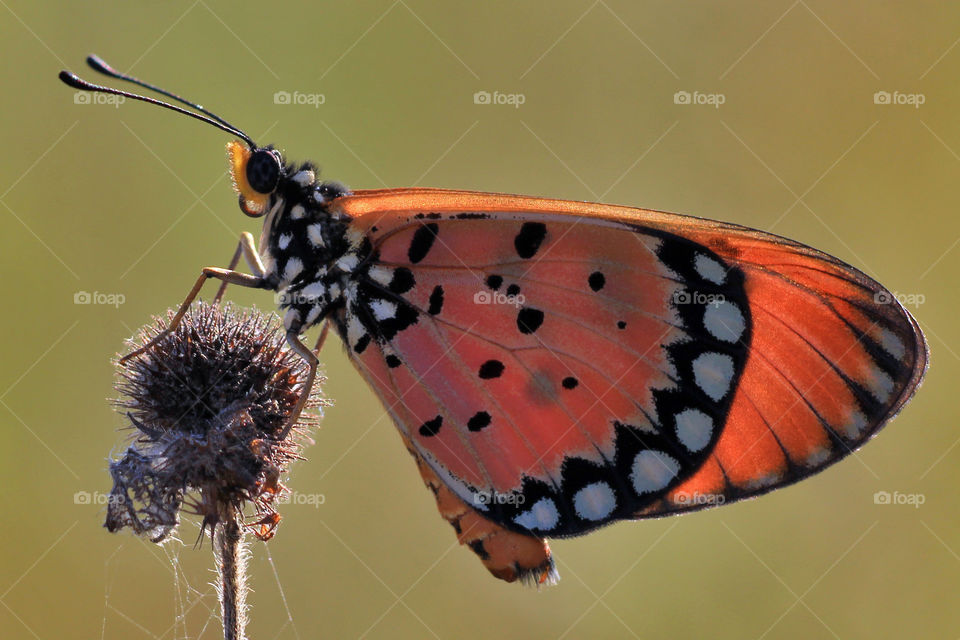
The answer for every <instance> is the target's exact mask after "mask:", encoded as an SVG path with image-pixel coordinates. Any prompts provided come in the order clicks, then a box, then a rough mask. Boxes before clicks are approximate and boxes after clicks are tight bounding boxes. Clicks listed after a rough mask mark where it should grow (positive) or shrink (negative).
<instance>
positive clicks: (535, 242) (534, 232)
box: [513, 222, 547, 258]
mask: <svg viewBox="0 0 960 640" xmlns="http://www.w3.org/2000/svg"><path fill="white" fill-rule="evenodd" d="M546 236H547V225H545V224H543V223H542V222H524V223H523V226H522V227H520V233H518V234H517V237H516V238H514V239H513V246H514V247H516V249H517V255H518V256H520V257H521V258H532V257H533V256H534V255H536V253H537V251H538V250H539V249H540V244H541V243H542V242H543V239H544V238H545V237H546Z"/></svg>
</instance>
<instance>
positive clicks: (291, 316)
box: [283, 309, 300, 331]
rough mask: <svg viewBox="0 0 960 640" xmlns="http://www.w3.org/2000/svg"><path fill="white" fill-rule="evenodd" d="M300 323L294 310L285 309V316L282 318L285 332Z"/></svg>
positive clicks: (298, 316) (298, 314) (298, 315)
mask: <svg viewBox="0 0 960 640" xmlns="http://www.w3.org/2000/svg"><path fill="white" fill-rule="evenodd" d="M299 323H300V313H299V312H298V311H297V310H296V309H287V314H286V315H285V316H283V326H284V327H286V328H287V330H288V331H289V330H291V329H294V328H295V327H296V325H298V324H299Z"/></svg>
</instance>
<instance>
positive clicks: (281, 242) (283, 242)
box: [277, 233, 293, 251]
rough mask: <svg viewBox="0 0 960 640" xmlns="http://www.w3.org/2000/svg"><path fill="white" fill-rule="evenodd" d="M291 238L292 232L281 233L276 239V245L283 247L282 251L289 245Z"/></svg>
mask: <svg viewBox="0 0 960 640" xmlns="http://www.w3.org/2000/svg"><path fill="white" fill-rule="evenodd" d="M291 240H293V234H292V233H284V234H283V235H281V236H280V237H279V238H278V239H277V246H278V247H280V248H281V249H283V250H284V251H286V250H287V247H289V246H290V241H291Z"/></svg>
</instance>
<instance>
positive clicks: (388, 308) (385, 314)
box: [370, 300, 397, 320]
mask: <svg viewBox="0 0 960 640" xmlns="http://www.w3.org/2000/svg"><path fill="white" fill-rule="evenodd" d="M370 310H371V311H373V317H374V318H376V319H377V320H386V319H387V318H393V317H394V316H396V315H397V303H395V302H390V301H389V300H374V301H373V302H371V303H370Z"/></svg>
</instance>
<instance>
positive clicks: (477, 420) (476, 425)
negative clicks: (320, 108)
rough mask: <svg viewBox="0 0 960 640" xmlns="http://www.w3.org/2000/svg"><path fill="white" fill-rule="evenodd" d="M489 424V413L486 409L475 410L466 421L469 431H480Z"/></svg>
mask: <svg viewBox="0 0 960 640" xmlns="http://www.w3.org/2000/svg"><path fill="white" fill-rule="evenodd" d="M488 426H490V414H489V413H487V412H486V411H477V412H476V413H475V414H473V415H472V416H471V417H470V419H469V420H468V421H467V429H469V430H470V431H480V430H481V429H485V428H486V427H488Z"/></svg>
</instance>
